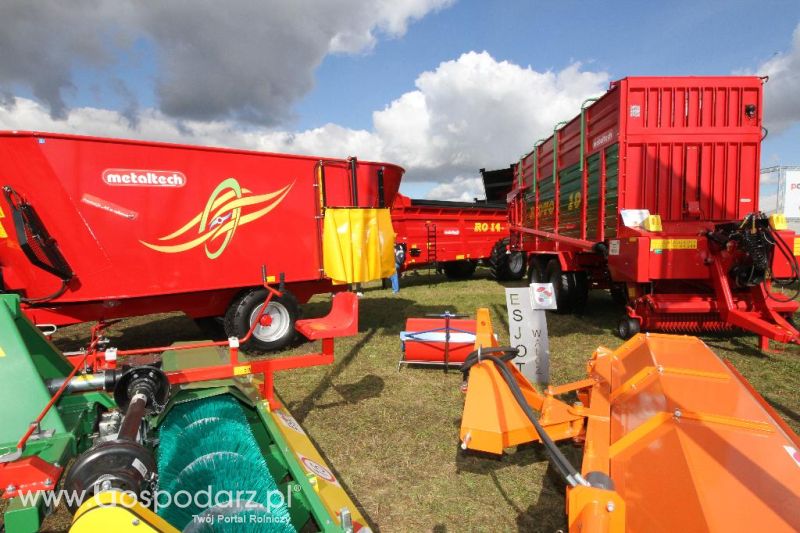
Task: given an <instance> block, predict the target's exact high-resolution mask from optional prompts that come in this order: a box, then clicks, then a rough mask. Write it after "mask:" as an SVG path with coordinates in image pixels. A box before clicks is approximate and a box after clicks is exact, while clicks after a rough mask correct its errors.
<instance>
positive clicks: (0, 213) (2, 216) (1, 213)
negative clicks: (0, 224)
mask: <svg viewBox="0 0 800 533" xmlns="http://www.w3.org/2000/svg"><path fill="white" fill-rule="evenodd" d="M0 218H6V214H5V213H3V206H2V205H0Z"/></svg>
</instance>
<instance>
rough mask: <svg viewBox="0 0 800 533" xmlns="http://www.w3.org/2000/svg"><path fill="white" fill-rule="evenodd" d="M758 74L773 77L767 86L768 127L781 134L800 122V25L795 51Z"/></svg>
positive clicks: (773, 60) (779, 56)
mask: <svg viewBox="0 0 800 533" xmlns="http://www.w3.org/2000/svg"><path fill="white" fill-rule="evenodd" d="M756 73H758V74H760V75H766V76H769V81H768V82H767V83H766V84H765V85H764V124H765V126H766V127H767V128H768V129H769V130H770V132H771V133H780V132H781V131H783V130H785V129H787V128H788V127H789V126H791V125H792V124H793V123H795V122H798V121H800V90H798V88H800V25H798V26H797V27H796V28H795V30H794V33H793V35H792V44H791V48H790V49H789V50H788V51H786V52H783V53H780V54H777V55H775V56H774V57H772V58H771V59H769V60H768V61H765V62H764V63H762V64H761V65H760V66H759V67H758V69H757V70H756Z"/></svg>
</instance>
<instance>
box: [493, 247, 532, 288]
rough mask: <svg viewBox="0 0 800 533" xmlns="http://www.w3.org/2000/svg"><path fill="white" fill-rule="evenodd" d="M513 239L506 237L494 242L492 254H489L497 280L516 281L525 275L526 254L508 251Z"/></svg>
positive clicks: (494, 276)
mask: <svg viewBox="0 0 800 533" xmlns="http://www.w3.org/2000/svg"><path fill="white" fill-rule="evenodd" d="M510 242H511V239H509V238H508V237H506V238H505V239H500V240H499V241H497V242H496V243H494V247H493V248H492V255H490V256H489V268H490V269H491V275H492V278H494V279H496V280H497V281H516V280H520V279H522V278H524V277H525V254H524V253H522V252H511V253H508V245H509V243H510Z"/></svg>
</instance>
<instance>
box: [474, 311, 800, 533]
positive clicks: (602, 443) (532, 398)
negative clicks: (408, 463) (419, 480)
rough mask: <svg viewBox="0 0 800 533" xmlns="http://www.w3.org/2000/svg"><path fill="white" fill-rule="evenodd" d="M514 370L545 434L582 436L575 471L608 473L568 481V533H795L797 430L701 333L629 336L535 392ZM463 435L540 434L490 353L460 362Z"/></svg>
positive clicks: (798, 512)
mask: <svg viewBox="0 0 800 533" xmlns="http://www.w3.org/2000/svg"><path fill="white" fill-rule="evenodd" d="M486 327H488V328H491V324H487V325H486ZM479 329H480V322H479ZM479 333H480V332H479ZM479 338H480V335H479ZM484 338H486V337H485V336H484ZM505 364H506V365H507V366H508V367H509V368H510V369H512V370H514V367H513V365H512V364H511V363H505ZM512 374H513V378H514V380H515V381H516V382H517V384H518V385H519V386H520V389H521V390H522V391H523V394H524V396H525V398H526V400H527V401H528V404H529V405H530V406H531V407H532V408H533V409H534V410H536V411H539V413H540V416H539V423H540V424H541V426H542V427H543V428H544V430H545V431H546V432H547V434H548V435H549V436H550V437H552V438H553V439H566V438H572V439H574V440H576V441H578V442H583V443H584V456H583V464H582V467H581V474H582V476H583V477H584V478H585V479H588V480H590V481H591V480H592V479H597V477H596V476H597V474H605V475H606V476H608V477H609V478H610V480H611V482H612V483H611V484H610V485H609V484H605V486H591V487H586V486H581V485H579V486H576V487H571V488H570V489H569V491H568V492H569V493H568V497H567V513H568V515H569V525H570V531H583V532H587V531H598V532H599V531H603V532H611V531H613V532H617V531H629V532H658V531H665V532H666V531H686V532H689V531H692V532H694V531H726V532H728V531H798V530H800V451H798V450H800V446H798V437H797V436H796V435H795V434H794V433H793V432H792V431H791V429H790V428H789V427H788V426H787V425H786V424H785V423H783V421H782V420H780V419H779V418H778V417H777V415H776V414H775V413H774V412H773V411H772V409H771V408H770V407H769V405H768V404H766V402H765V401H764V400H763V399H762V398H761V397H760V396H759V395H758V393H757V392H755V390H753V389H752V387H751V386H750V385H749V384H748V383H747V382H746V381H745V380H744V378H743V377H741V375H739V374H738V372H736V371H735V370H734V369H732V368H730V367H729V366H728V365H726V364H725V363H724V362H723V361H722V360H720V359H719V358H718V357H717V356H716V355H715V354H714V353H713V352H712V351H711V350H710V349H709V348H708V347H707V346H706V345H705V344H704V343H703V342H702V341H701V340H700V339H697V338H696V337H688V336H673V335H654V334H650V335H637V336H636V337H634V338H632V339H631V340H629V341H628V342H626V343H625V344H624V345H623V346H621V347H620V348H619V349H617V350H616V351H613V352H612V351H609V350H606V349H602V348H601V349H598V350H597V351H596V352H595V354H594V355H593V357H592V359H591V360H590V362H589V365H588V378H587V379H584V380H581V381H578V382H576V383H574V384H568V385H563V386H560V387H550V388H548V389H547V390H546V391H544V392H539V391H537V390H536V389H535V388H534V387H533V385H531V384H530V383H529V382H528V381H527V380H525V378H524V377H523V376H522V375H521V374H520V373H519V372H512ZM567 391H576V392H577V394H578V398H579V399H580V402H579V403H576V404H573V405H569V404H567V403H565V402H564V401H562V400H560V399H558V398H557V397H556V396H557V395H558V394H563V393H565V392H567ZM461 440H462V442H463V447H465V448H467V449H474V450H482V451H487V452H493V453H502V449H503V448H505V447H509V446H514V445H516V444H521V443H522V442H531V441H536V440H539V438H538V435H537V433H536V431H535V430H534V428H533V426H532V424H531V423H530V422H529V421H528V419H527V418H526V417H525V415H524V413H523V411H522V409H521V408H520V406H519V405H518V404H517V403H516V401H515V399H514V397H513V396H512V395H511V393H510V390H509V388H508V385H507V384H506V382H505V381H504V380H503V378H502V376H501V374H500V372H498V370H497V369H496V367H495V363H493V362H490V361H482V362H479V363H477V364H476V365H475V366H473V367H472V368H471V370H470V377H469V382H468V388H467V397H466V402H465V407H464V417H463V419H462V426H461Z"/></svg>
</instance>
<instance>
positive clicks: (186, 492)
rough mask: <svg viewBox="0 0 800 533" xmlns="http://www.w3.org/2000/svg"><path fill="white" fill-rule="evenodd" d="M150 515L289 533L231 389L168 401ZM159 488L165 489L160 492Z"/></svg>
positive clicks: (283, 505) (183, 524) (283, 508)
mask: <svg viewBox="0 0 800 533" xmlns="http://www.w3.org/2000/svg"><path fill="white" fill-rule="evenodd" d="M157 457H158V471H159V482H158V487H159V491H162V492H163V493H165V496H164V500H166V501H167V504H166V505H165V506H164V507H161V508H159V509H158V514H159V515H160V516H161V517H162V518H164V519H165V520H166V521H168V522H169V523H171V524H172V525H173V526H175V527H177V528H179V529H184V528H187V526H192V527H191V529H192V530H198V529H197V528H198V527H200V528H201V529H199V530H200V531H202V530H203V529H202V527H205V526H206V525H208V526H209V527H210V526H211V524H212V523H213V522H214V520H215V518H217V519H218V518H219V517H220V516H225V517H226V518H225V519H224V520H219V519H218V520H217V521H218V522H221V523H219V524H213V529H214V530H215V531H221V530H226V529H230V530H236V531H242V528H243V527H245V528H248V529H249V528H251V527H252V530H253V531H270V532H272V531H274V532H281V533H282V532H294V531H295V528H294V526H293V525H292V523H291V519H290V515H289V510H288V506H287V499H288V498H289V497H290V496H288V495H287V494H286V492H285V491H283V490H281V488H280V487H279V486H278V483H276V481H275V480H274V479H273V477H272V475H271V473H270V471H269V468H268V467H267V463H266V461H265V460H264V456H263V455H262V453H261V449H260V448H259V445H258V442H257V441H256V438H255V436H254V435H253V432H252V430H251V429H250V427H249V424H248V421H247V418H246V416H245V414H244V411H243V409H242V407H241V405H240V404H239V402H238V401H237V400H235V399H234V398H232V397H231V396H228V395H225V396H215V397H211V398H206V399H202V400H194V401H190V402H185V403H182V404H178V405H176V406H175V407H174V408H173V409H172V411H171V412H170V413H169V414H168V415H167V417H166V418H165V420H164V422H163V424H162V426H161V430H160V444H159V446H158V455H157ZM166 494H168V495H169V496H168V497H167V496H166Z"/></svg>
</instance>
